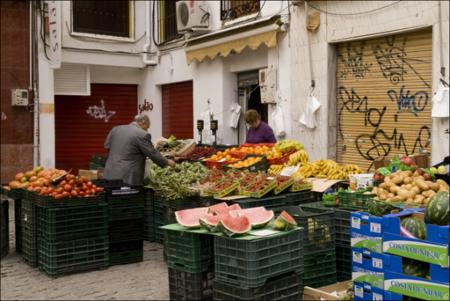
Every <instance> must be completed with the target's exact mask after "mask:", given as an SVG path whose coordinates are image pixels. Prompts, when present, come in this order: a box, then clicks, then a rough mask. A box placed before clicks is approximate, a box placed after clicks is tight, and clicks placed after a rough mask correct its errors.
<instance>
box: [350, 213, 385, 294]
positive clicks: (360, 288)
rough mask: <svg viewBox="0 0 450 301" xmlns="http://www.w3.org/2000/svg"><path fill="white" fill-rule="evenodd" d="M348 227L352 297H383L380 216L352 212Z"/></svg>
mask: <svg viewBox="0 0 450 301" xmlns="http://www.w3.org/2000/svg"><path fill="white" fill-rule="evenodd" d="M351 226H352V238H351V245H352V280H353V290H354V300H356V301H358V300H383V296H384V270H383V254H382V252H383V218H381V217H377V216H373V215H370V214H369V213H364V212H352V214H351Z"/></svg>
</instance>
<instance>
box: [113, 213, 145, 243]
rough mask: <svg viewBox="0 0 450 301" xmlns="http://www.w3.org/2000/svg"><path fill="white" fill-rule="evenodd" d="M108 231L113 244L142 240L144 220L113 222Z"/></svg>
mask: <svg viewBox="0 0 450 301" xmlns="http://www.w3.org/2000/svg"><path fill="white" fill-rule="evenodd" d="M108 229H109V241H110V242H111V243H115V242H125V241H135V240H142V239H143V233H144V221H143V219H142V218H138V219H127V220H119V221H111V222H109V226H108Z"/></svg>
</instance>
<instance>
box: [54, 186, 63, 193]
mask: <svg viewBox="0 0 450 301" xmlns="http://www.w3.org/2000/svg"><path fill="white" fill-rule="evenodd" d="M55 191H56V192H57V193H62V192H63V191H64V189H63V188H62V187H58V188H56V189H55Z"/></svg>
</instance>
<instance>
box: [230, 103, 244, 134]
mask: <svg viewBox="0 0 450 301" xmlns="http://www.w3.org/2000/svg"><path fill="white" fill-rule="evenodd" d="M241 109H242V107H241V106H240V105H239V104H237V103H235V104H233V105H232V106H231V107H230V111H231V116H230V123H229V125H230V127H232V128H234V129H235V128H237V127H238V125H239V117H240V116H241Z"/></svg>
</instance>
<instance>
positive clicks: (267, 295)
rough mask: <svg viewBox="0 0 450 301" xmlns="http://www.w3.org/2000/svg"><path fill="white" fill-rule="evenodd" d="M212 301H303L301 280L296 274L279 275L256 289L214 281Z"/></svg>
mask: <svg viewBox="0 0 450 301" xmlns="http://www.w3.org/2000/svg"><path fill="white" fill-rule="evenodd" d="M213 294H214V300H217V301H222V300H223V301H225V300H249V301H250V300H252V301H253V300H255V301H259V300H261V301H262V300H303V286H302V279H301V277H299V275H297V274H296V273H288V274H286V275H280V276H277V277H274V278H273V279H269V280H267V282H266V283H265V284H264V285H263V286H259V287H256V288H249V287H242V286H238V285H233V284H229V283H226V282H221V281H217V280H215V281H214V282H213Z"/></svg>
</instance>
